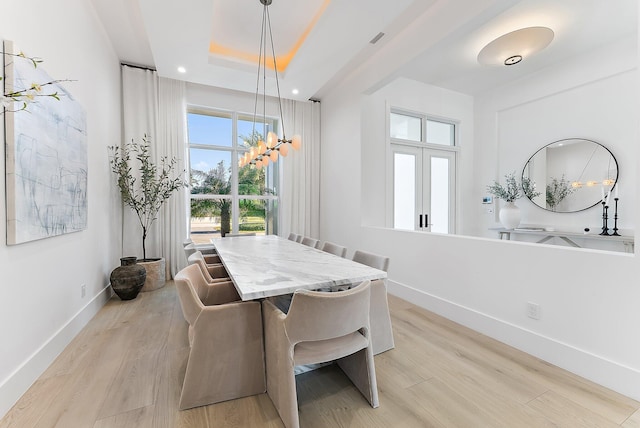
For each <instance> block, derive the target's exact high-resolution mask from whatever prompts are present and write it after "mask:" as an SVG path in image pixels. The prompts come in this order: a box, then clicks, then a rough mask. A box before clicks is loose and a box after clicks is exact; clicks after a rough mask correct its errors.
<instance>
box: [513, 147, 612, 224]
mask: <svg viewBox="0 0 640 428" xmlns="http://www.w3.org/2000/svg"><path fill="white" fill-rule="evenodd" d="M570 140H582V141H586V142H590V143H593V144H596V145H598V146H600V147H602V148H603V149H605V150H606V151H607V152H609V155H610V156H611V158H612V159H613V161H614V162H615V166H616V177H615V179H614V181H613V184H612V185H611V190H613V189H614V188H615V187H616V185H617V184H618V178H619V177H620V165H619V164H618V160H617V159H616V157H615V156H614V154H613V153H612V152H611V150H609V149H608V148H607V147H605V146H604V145H603V144H601V143H598V142H597V141H593V140H590V139H588V138H580V137H571V138H563V139H561V140H556V141H553V142H551V143H549V144H546V145H544V146H542V147H540V148H539V149H538V150H536V152H535V153H534V154H533V155H531V156H530V157H529V159H528V160H527V161H526V162H525V164H524V167H523V168H522V175H521V177H520V178H521V179H524V178H525V171H526V169H527V165H529V162H531V160H532V159H533V158H534V157H535V156H536V155H537V154H538V153H540V152H541V151H542V150H544V149H546V148H547V147H549V146H552V145H554V144H558V143H561V142H563V141H570ZM545 191H546V189H545ZM527 199H529V201H531V203H532V204H533V205H535V206H536V207H538V208H540V209H543V210H545V211H549V212H552V213H560V214H570V213H577V212H581V211H585V210H588V209H589V208H593V207H595V206H597V205H599V204H600V203H601V202H602V201H601V200H598V201H596V202H594V203H593V204H592V205H589V206H587V207H585V208H580V209H575V210H573V211H554V210H551V209H549V208H547V207H546V205H545V206H544V207H541V206H540V205H538V204H537V203H535V202H534V201H533V200H532V199H531V198H529V197H528V196H527Z"/></svg>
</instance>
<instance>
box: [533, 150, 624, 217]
mask: <svg viewBox="0 0 640 428" xmlns="http://www.w3.org/2000/svg"><path fill="white" fill-rule="evenodd" d="M522 177H523V178H529V179H531V180H532V181H533V182H535V183H536V184H537V185H538V188H539V189H545V190H546V191H545V192H544V193H542V194H541V195H539V196H536V197H534V198H530V199H531V202H533V203H534V204H535V205H537V206H539V207H540V208H543V209H545V210H549V211H553V212H563V213H571V212H577V211H583V210H586V209H587V208H591V207H593V206H595V205H597V204H599V203H600V202H601V201H602V194H603V193H604V194H608V193H609V192H610V191H611V189H613V188H614V187H615V185H616V182H617V181H618V162H617V161H616V158H615V157H614V156H613V154H612V153H611V151H609V149H607V148H606V147H604V146H603V145H602V144H600V143H596V142H595V141H591V140H586V139H584V138H568V139H564V140H559V141H554V142H553V143H551V144H547V145H546V146H544V147H542V148H541V149H540V150H538V151H537V152H536V153H534V154H533V156H531V158H530V159H529V160H528V161H527V163H526V164H525V166H524V169H523V171H522Z"/></svg>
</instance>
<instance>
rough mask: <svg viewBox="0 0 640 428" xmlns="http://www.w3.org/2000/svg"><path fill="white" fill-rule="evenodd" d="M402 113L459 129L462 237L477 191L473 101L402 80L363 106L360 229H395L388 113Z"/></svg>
mask: <svg viewBox="0 0 640 428" xmlns="http://www.w3.org/2000/svg"><path fill="white" fill-rule="evenodd" d="M392 108H399V109H403V110H407V111H411V112H415V113H418V114H423V115H427V116H431V117H439V118H443V119H447V120H452V121H454V122H456V126H457V129H458V141H457V146H458V147H459V148H460V149H461V150H460V152H458V158H457V170H458V181H459V183H460V188H459V190H460V192H459V193H458V194H457V195H456V199H457V204H456V208H457V216H456V217H457V219H458V222H457V223H458V224H457V228H456V230H457V233H461V234H464V231H465V229H466V228H467V227H465V220H467V222H468V221H472V220H473V219H472V218H471V216H465V215H464V213H465V206H466V205H467V201H469V200H470V198H471V192H472V190H473V186H472V185H471V183H473V181H472V177H473V138H474V137H473V129H474V125H473V97H471V96H469V95H466V94H461V93H458V92H454V91H450V90H447V89H444V88H439V87H436V86H432V85H427V84H425V83H421V82H416V81H414V80H410V79H405V78H400V79H397V80H394V81H393V82H391V83H390V84H388V85H386V86H385V87H383V88H381V89H379V90H378V91H376V92H375V93H373V94H372V95H369V96H364V97H363V101H362V119H361V123H362V131H361V132H362V140H363V144H362V147H361V151H362V161H361V164H362V175H363V177H366V180H363V181H362V224H363V225H372V226H391V225H392V224H393V210H392V204H393V188H392V187H391V186H390V185H391V181H390V180H388V179H387V177H388V175H389V174H391V173H392V172H391V171H392V170H393V165H392V163H391V156H390V153H389V151H388V143H389V138H388V136H389V132H388V128H387V122H388V115H389V109H392Z"/></svg>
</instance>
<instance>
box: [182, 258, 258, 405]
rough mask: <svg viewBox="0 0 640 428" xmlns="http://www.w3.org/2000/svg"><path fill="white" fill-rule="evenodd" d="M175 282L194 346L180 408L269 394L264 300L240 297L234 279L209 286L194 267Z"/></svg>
mask: <svg viewBox="0 0 640 428" xmlns="http://www.w3.org/2000/svg"><path fill="white" fill-rule="evenodd" d="M175 284H176V288H177V290H178V296H179V298H180V306H181V307H182V313H183V315H184V318H185V320H186V321H187V322H188V323H189V344H190V346H191V349H190V351H189V360H188V362H187V369H186V372H185V375H184V382H183V384H182V393H181V395H180V405H179V406H180V409H181V410H184V409H190V408H192V407H198V406H204V405H207V404H213V403H218V402H221V401H226V400H232V399H234V398H240V397H246V396H249V395H256V394H262V393H264V392H265V390H266V382H265V370H264V342H263V334H262V313H261V307H260V303H259V302H242V301H240V298H239V297H238V294H237V292H236V291H235V287H234V286H233V283H231V282H230V281H228V282H222V283H216V284H207V282H206V281H205V279H204V277H203V276H202V273H201V271H200V269H199V268H198V267H197V266H195V265H191V266H187V267H186V268H184V269H182V270H181V271H180V272H178V274H177V275H176V277H175Z"/></svg>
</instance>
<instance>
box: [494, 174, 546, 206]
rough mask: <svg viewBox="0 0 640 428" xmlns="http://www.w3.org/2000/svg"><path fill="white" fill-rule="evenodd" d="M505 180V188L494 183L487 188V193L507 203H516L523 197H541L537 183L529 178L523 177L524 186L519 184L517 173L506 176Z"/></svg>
mask: <svg viewBox="0 0 640 428" xmlns="http://www.w3.org/2000/svg"><path fill="white" fill-rule="evenodd" d="M504 178H505V183H506V185H505V186H503V185H502V184H500V183H498V182H497V181H494V182H493V184H491V185H489V186H487V192H489V193H490V194H492V195H493V196H495V197H496V198H498V199H502V200H503V201H505V202H515V201H516V199H520V198H522V197H523V196H526V197H527V198H529V199H533V198H535V197H536V196H540V192H538V191H536V183H534V182H533V181H531V179H530V178H529V177H522V184H518V180H516V173H515V171H514V172H512V173H510V174H505V176H504Z"/></svg>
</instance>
